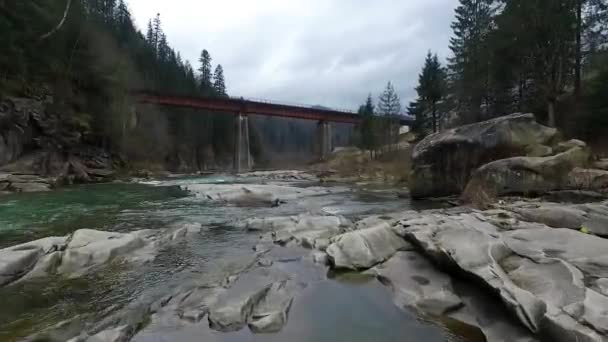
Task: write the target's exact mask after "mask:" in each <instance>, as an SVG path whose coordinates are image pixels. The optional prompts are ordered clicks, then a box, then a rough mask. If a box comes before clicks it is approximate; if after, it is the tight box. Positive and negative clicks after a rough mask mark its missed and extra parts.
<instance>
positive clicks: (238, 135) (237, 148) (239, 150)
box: [234, 113, 252, 173]
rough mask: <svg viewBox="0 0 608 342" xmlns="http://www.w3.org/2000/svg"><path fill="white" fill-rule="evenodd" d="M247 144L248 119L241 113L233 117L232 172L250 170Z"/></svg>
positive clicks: (249, 154)
mask: <svg viewBox="0 0 608 342" xmlns="http://www.w3.org/2000/svg"><path fill="white" fill-rule="evenodd" d="M251 166H252V165H251V152H250V144H249V117H248V116H247V115H244V114H243V113H238V114H237V115H235V116H234V172H236V173H241V172H243V171H250V170H251Z"/></svg>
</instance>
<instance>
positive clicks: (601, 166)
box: [593, 158, 608, 171]
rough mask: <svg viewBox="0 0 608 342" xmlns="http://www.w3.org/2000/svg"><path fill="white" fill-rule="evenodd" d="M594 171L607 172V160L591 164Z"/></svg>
mask: <svg viewBox="0 0 608 342" xmlns="http://www.w3.org/2000/svg"><path fill="white" fill-rule="evenodd" d="M593 168H594V169H599V170H604V171H608V158H604V159H600V160H597V161H595V162H594V163H593Z"/></svg>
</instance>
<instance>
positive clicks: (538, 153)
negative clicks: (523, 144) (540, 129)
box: [526, 145, 553, 157]
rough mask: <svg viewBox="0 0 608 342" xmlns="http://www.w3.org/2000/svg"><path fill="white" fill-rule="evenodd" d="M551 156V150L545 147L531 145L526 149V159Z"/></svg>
mask: <svg viewBox="0 0 608 342" xmlns="http://www.w3.org/2000/svg"><path fill="white" fill-rule="evenodd" d="M552 154H553V149H552V148H551V147H549V146H546V145H532V146H529V147H528V148H526V156H528V157H548V156H550V155H552Z"/></svg>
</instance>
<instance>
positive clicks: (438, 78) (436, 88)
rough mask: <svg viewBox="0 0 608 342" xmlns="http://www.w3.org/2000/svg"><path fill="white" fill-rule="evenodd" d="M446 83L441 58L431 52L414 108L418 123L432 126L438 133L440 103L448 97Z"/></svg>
mask: <svg viewBox="0 0 608 342" xmlns="http://www.w3.org/2000/svg"><path fill="white" fill-rule="evenodd" d="M446 83H447V82H446V74H445V70H444V69H443V67H442V66H441V62H439V58H438V57H437V55H436V54H435V55H433V54H432V53H431V52H430V51H429V53H428V54H427V56H426V59H425V61H424V67H423V68H422V72H421V73H420V76H418V87H416V92H417V93H418V99H417V102H416V106H415V107H414V108H415V114H417V116H418V117H419V118H418V121H419V122H424V123H428V124H430V128H432V130H433V132H438V131H439V128H440V126H441V120H442V115H441V113H440V110H439V103H440V101H442V100H443V99H444V97H445V95H446Z"/></svg>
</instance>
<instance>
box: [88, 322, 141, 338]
mask: <svg viewBox="0 0 608 342" xmlns="http://www.w3.org/2000/svg"><path fill="white" fill-rule="evenodd" d="M131 333H132V329H131V328H130V327H129V326H128V325H123V326H120V327H117V328H114V329H110V330H105V331H102V332H100V333H98V334H96V335H94V336H91V337H89V338H87V339H86V340H85V342H128V341H129V340H130V337H131Z"/></svg>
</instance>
